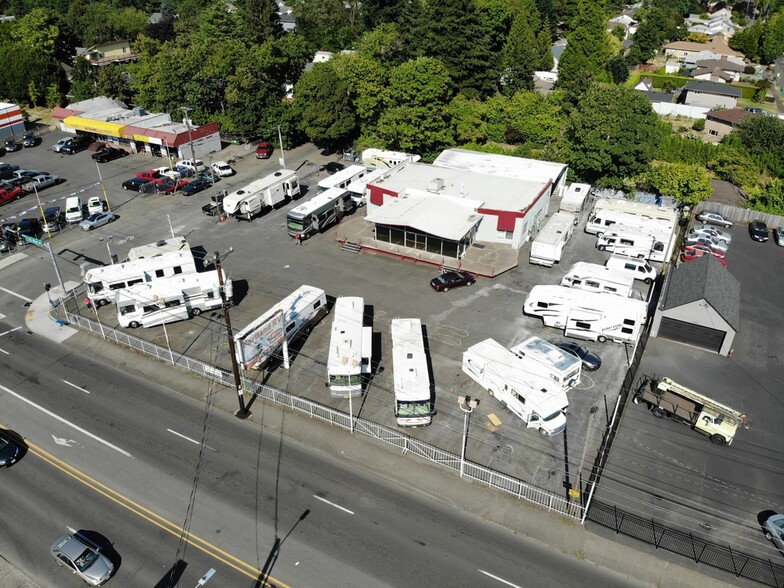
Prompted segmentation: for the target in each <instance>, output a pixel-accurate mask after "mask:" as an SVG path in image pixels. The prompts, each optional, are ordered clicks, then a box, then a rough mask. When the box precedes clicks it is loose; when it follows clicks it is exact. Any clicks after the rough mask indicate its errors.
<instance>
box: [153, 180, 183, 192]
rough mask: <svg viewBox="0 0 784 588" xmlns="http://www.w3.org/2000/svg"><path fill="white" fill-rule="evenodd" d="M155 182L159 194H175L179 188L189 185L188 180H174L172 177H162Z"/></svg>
mask: <svg viewBox="0 0 784 588" xmlns="http://www.w3.org/2000/svg"><path fill="white" fill-rule="evenodd" d="M155 183H156V188H157V190H158V193H159V194H174V193H175V192H176V191H177V190H181V189H182V188H184V187H185V186H187V185H188V180H184V179H179V180H172V179H171V178H161V179H160V180H155Z"/></svg>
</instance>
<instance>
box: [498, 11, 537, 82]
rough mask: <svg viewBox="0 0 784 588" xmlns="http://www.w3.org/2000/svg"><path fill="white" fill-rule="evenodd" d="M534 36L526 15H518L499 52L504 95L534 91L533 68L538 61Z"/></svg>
mask: <svg viewBox="0 0 784 588" xmlns="http://www.w3.org/2000/svg"><path fill="white" fill-rule="evenodd" d="M538 49H539V47H538V45H537V43H536V36H535V35H534V31H533V30H532V29H531V25H530V24H528V15H526V14H522V13H520V14H518V15H517V16H516V17H515V19H514V21H513V22H512V29H511V30H510V31H509V37H508V38H507V41H506V44H505V45H504V48H503V51H502V52H501V72H502V75H501V83H502V88H501V89H502V91H503V93H504V94H507V95H510V96H511V95H512V94H514V93H515V92H517V91H518V90H533V89H534V80H533V75H534V71H535V70H534V68H535V67H536V65H537V64H538V62H539V61H540V58H539V51H538Z"/></svg>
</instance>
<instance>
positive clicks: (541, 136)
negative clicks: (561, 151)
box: [506, 92, 563, 147]
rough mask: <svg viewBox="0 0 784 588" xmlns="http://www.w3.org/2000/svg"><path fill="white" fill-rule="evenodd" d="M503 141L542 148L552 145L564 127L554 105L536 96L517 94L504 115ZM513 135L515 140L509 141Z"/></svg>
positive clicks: (559, 111)
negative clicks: (505, 120)
mask: <svg viewBox="0 0 784 588" xmlns="http://www.w3.org/2000/svg"><path fill="white" fill-rule="evenodd" d="M506 116H507V123H506V124H507V131H506V140H507V142H509V143H528V144H531V145H532V146H534V147H544V146H545V145H547V144H549V143H555V142H556V141H557V140H558V135H559V134H560V131H561V126H562V125H563V116H562V114H561V109H560V108H559V106H558V105H557V103H556V102H555V101H552V100H549V99H548V98H547V97H546V96H543V95H542V94H539V93H538V92H517V93H516V94H515V95H514V96H512V98H511V99H510V100H509V106H508V109H507V111H506ZM512 134H514V135H515V138H516V140H514V141H513V140H511V139H512Z"/></svg>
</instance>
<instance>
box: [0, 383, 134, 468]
mask: <svg viewBox="0 0 784 588" xmlns="http://www.w3.org/2000/svg"><path fill="white" fill-rule="evenodd" d="M0 390H5V391H6V392H8V393H9V394H10V395H11V396H15V397H16V398H18V399H19V400H21V401H22V402H26V403H27V404H29V405H30V406H32V407H33V408H35V409H38V410H40V411H41V412H42V413H44V414H47V415H49V416H50V417H52V418H53V419H55V420H58V421H60V422H61V423H63V424H64V425H68V426H69V427H71V428H73V429H76V430H77V431H79V432H80V433H83V434H84V435H87V436H88V437H90V438H91V439H95V440H96V441H98V443H103V444H104V445H106V446H107V447H109V448H110V449H114V450H115V451H116V452H117V453H122V454H123V455H124V456H126V457H130V458H131V459H133V456H132V455H131V454H130V453H128V452H127V451H125V450H124V449H120V448H119V447H117V446H116V445H112V444H111V443H109V442H108V441H106V440H105V439H101V438H100V437H99V436H98V435H93V434H92V433H90V432H89V431H86V430H85V429H82V428H81V427H79V426H77V425H74V424H73V423H72V422H70V421H67V420H65V419H64V418H63V417H61V416H59V415H56V414H54V413H53V412H52V411H51V410H47V409H45V408H44V407H43V406H39V405H38V404H36V403H35V402H33V401H32V400H28V399H27V398H25V397H24V396H22V395H21V394H17V393H16V392H14V391H13V390H11V389H10V388H6V387H5V386H3V385H2V384H0Z"/></svg>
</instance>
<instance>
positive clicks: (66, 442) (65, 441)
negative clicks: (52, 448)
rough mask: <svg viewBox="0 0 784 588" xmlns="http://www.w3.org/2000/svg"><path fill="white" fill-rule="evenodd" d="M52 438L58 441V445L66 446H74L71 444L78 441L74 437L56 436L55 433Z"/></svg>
mask: <svg viewBox="0 0 784 588" xmlns="http://www.w3.org/2000/svg"><path fill="white" fill-rule="evenodd" d="M52 439H54V442H55V443H57V444H58V445H64V446H65V447H73V445H71V444H72V443H76V441H74V440H73V439H66V438H65V437H55V436H54V435H52Z"/></svg>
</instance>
